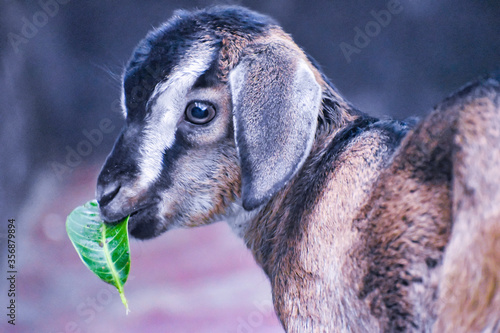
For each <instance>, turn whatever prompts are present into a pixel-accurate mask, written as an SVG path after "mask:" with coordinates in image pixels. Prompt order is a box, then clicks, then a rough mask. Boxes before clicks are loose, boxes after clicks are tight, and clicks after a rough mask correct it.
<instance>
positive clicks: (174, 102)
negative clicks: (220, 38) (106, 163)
mask: <svg viewBox="0 0 500 333" xmlns="http://www.w3.org/2000/svg"><path fill="white" fill-rule="evenodd" d="M214 51H215V50H214V48H213V47H212V46H210V45H207V44H198V45H196V46H194V47H192V48H191V49H190V50H189V51H188V52H186V54H187V56H186V57H184V58H183V59H182V60H181V61H180V63H179V64H178V65H177V66H176V67H174V68H173V69H172V74H171V75H170V78H169V79H168V80H167V81H165V82H162V83H159V84H158V85H157V86H156V87H155V90H154V91H153V93H152V95H151V97H150V99H149V101H152V103H153V104H152V105H151V106H150V105H149V103H148V105H147V107H150V110H148V111H149V112H150V113H149V114H148V115H147V117H146V126H145V129H144V136H143V138H142V143H141V146H140V148H139V153H140V155H141V157H140V161H139V170H140V175H139V182H140V184H141V185H143V186H145V187H146V186H148V185H149V184H151V183H152V182H153V181H155V180H156V179H157V178H158V176H159V175H160V173H161V170H162V168H163V153H164V152H165V150H166V149H168V148H171V147H172V145H173V144H174V141H175V132H176V129H177V128H176V127H177V122H178V121H179V119H180V117H181V116H182V114H183V113H184V108H185V107H186V104H187V102H188V101H187V100H186V95H187V93H188V92H189V90H190V89H191V87H192V86H193V84H194V83H195V82H196V80H197V79H198V77H199V76H200V75H201V74H203V73H204V72H205V71H206V70H207V69H208V67H209V66H210V64H211V63H212V61H213V59H214V56H215V52H214Z"/></svg>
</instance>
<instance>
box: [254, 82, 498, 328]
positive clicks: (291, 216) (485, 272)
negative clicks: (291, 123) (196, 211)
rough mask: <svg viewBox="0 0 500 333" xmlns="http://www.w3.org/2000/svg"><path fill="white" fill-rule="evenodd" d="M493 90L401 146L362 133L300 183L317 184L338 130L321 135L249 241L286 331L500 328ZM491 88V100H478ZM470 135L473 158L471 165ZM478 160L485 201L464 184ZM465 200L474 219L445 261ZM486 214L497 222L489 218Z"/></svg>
mask: <svg viewBox="0 0 500 333" xmlns="http://www.w3.org/2000/svg"><path fill="white" fill-rule="evenodd" d="M495 84H496V85H498V83H495ZM495 84H493V87H489V90H488V89H487V88H484V87H483V86H481V85H479V86H476V87H475V88H474V89H475V90H474V89H472V92H468V93H467V94H466V95H465V97H463V96H461V95H462V94H464V92H462V93H458V94H457V95H455V96H453V97H451V98H450V99H449V100H447V101H445V102H444V103H443V104H442V105H440V106H439V107H438V108H437V109H436V111H434V112H433V113H432V114H431V115H429V116H428V117H427V118H426V119H425V120H424V121H423V122H422V123H421V124H420V125H419V126H418V127H416V128H415V130H413V131H411V132H410V133H409V134H408V135H407V136H406V138H405V139H404V140H403V142H402V143H401V146H400V148H398V149H397V150H396V151H394V150H393V149H392V150H391V149H390V148H389V146H386V144H387V141H388V138H387V137H384V134H383V133H382V134H381V133H374V134H367V135H363V136H362V137H361V138H359V139H358V140H355V141H354V142H352V143H351V144H350V145H349V148H348V149H346V150H345V151H344V152H342V153H341V154H340V156H338V157H337V158H336V160H335V161H333V163H332V164H331V166H330V168H329V170H328V172H329V173H330V175H329V176H328V177H327V180H326V181H325V182H324V183H322V184H321V183H320V184H317V183H316V184H314V183H309V184H304V183H302V182H301V177H303V176H304V174H311V173H312V174H313V176H312V177H311V178H315V177H314V176H318V178H320V177H319V174H318V170H319V167H318V165H321V163H316V164H315V161H318V160H319V159H320V158H321V156H324V155H325V154H326V150H327V149H328V147H329V145H330V144H332V142H335V140H336V137H337V135H338V133H339V129H334V130H332V131H331V133H330V134H329V135H323V136H321V135H320V136H319V137H318V140H317V141H316V143H315V146H314V147H313V150H312V152H311V157H310V160H309V161H308V162H307V163H306V165H305V166H304V167H303V169H302V170H301V172H300V173H299V174H298V175H297V176H296V177H295V179H294V181H292V182H291V183H290V184H289V185H288V186H287V187H286V188H285V189H284V190H283V191H282V192H280V193H279V194H278V195H277V196H276V197H275V198H274V199H273V200H272V201H271V202H270V203H269V204H268V205H267V206H266V207H265V208H264V209H263V210H262V213H261V214H260V215H259V216H258V217H256V218H255V219H254V220H253V221H252V223H251V227H250V228H249V229H248V231H247V234H246V235H245V239H246V241H247V243H248V245H249V247H250V248H251V249H252V251H253V252H254V255H255V257H256V259H257V261H258V262H259V263H260V264H261V265H262V267H263V268H264V270H265V271H266V273H267V274H268V275H269V277H270V279H271V283H272V286H273V296H274V301H275V307H276V310H277V313H278V315H279V317H280V319H281V320H282V322H283V325H284V327H285V329H286V330H287V331H289V332H303V331H318V332H323V331H328V332H331V331H353V332H354V331H355V332H364V331H366V332H372V331H391V332H392V331H416V332H422V331H432V330H433V325H434V322H435V321H436V320H438V324H437V326H436V328H435V331H436V332H442V331H447V332H456V331H462V332H470V331H481V330H482V329H487V328H489V329H490V331H498V330H499V329H500V327H499V324H498V321H499V320H500V307H499V304H500V303H499V300H500V283H499V277H500V244H499V241H500V238H499V237H500V233H499V230H500V218H499V217H500V214H498V212H499V211H500V205H499V204H498V203H499V202H500V195H499V194H498V193H500V185H499V184H500V183H499V182H498V175H499V174H498V170H499V169H498V168H499V165H500V164H498V163H499V162H498V161H499V160H500V159H498V154H500V153H499V149H498V144H499V142H500V141H499V138H498V135H499V129H500V126H499V123H500V115H499V114H498V92H497V91H496V92H495V91H494V89H493V88H494V87H495ZM483 89H485V90H488V91H489V94H490V95H488V96H486V97H484V96H483V97H480V98H479V99H478V100H476V99H475V98H476V96H474V94H475V93H477V91H478V90H479V91H481V90H483ZM476 118H478V119H476ZM462 133H463V134H462ZM488 133H489V134H488ZM485 134H487V135H485ZM466 135H467V138H466V139H465V138H464V136H466ZM465 140H467V141H468V142H471V143H472V144H471V146H472V148H471V152H470V154H471V156H470V157H469V158H470V159H472V160H474V163H472V161H464V159H465V157H464V156H463V155H464V154H465V153H464V151H463V150H464V148H462V145H463V142H464V141H465ZM478 145H479V146H481V147H483V148H481V149H479V147H478ZM374 149H375V150H374ZM482 149H486V150H487V151H488V152H489V153H488V154H486V152H485V151H482ZM384 161H389V162H390V163H384ZM330 162H331V161H330ZM473 165H479V167H477V168H476V169H473V170H471V171H470V172H473V173H474V174H476V176H478V177H479V178H480V179H481V180H482V181H483V182H482V183H479V184H476V186H479V188H478V189H475V191H479V192H481V194H476V195H473V196H472V198H470V196H471V195H470V194H469V195H468V196H467V195H466V194H465V193H463V192H464V191H463V188H464V186H465V185H464V184H459V185H457V183H462V182H463V180H464V177H467V176H466V175H461V174H460V173H468V172H469V171H467V172H466V170H469V169H470V168H471V166H473ZM457 171H458V177H457ZM314 172H316V174H314ZM486 180H488V182H489V184H488V182H486ZM307 186H309V187H314V186H320V188H319V189H317V190H316V192H319V195H318V196H317V197H314V196H305V199H306V201H300V199H302V198H303V197H301V196H299V200H298V199H297V193H298V192H300V191H304V187H307ZM460 188H462V189H460ZM474 193H477V192H474ZM468 197H469V199H467V198H468ZM473 199H475V200H478V201H480V202H481V204H479V203H478V202H474V201H473ZM463 201H467V202H468V208H467V210H466V212H465V213H464V214H468V212H469V209H471V210H472V211H473V214H474V216H469V218H471V219H474V220H473V221H474V223H473V226H469V227H468V228H467V229H466V230H462V231H458V232H457V231H455V232H454V233H453V234H452V238H451V242H452V243H453V242H460V244H457V245H458V246H459V247H460V251H458V252H455V253H450V251H448V252H447V256H445V252H444V251H445V249H446V246H447V244H448V242H449V241H450V233H451V230H452V226H453V222H452V221H453V218H452V216H454V215H455V216H456V214H457V208H456V207H457V206H463V205H465V203H463ZM495 203H496V204H495ZM298 205H301V206H302V207H301V208H297V206H298ZM452 206H454V208H453V209H452ZM495 207H496V208H495ZM297 209H298V210H300V211H301V213H300V214H297ZM478 209H479V210H480V211H479V212H477V211H474V210H478ZM487 209H489V210H490V211H492V214H489V215H488V216H489V219H486V218H481V217H480V216H481V215H484V214H485V212H486V211H487ZM497 209H498V210H497ZM481 210H482V212H481ZM469 214H470V213H469ZM457 223H459V222H457ZM293 225H294V226H295V227H294V228H291V226H293ZM455 228H456V227H455ZM461 233H462V234H461ZM463 233H466V234H463ZM460 234H461V235H460ZM453 237H454V238H453ZM460 237H462V238H465V239H466V240H464V239H460ZM464 241H465V243H466V244H470V246H463V244H464ZM443 263H444V268H442V267H441V266H442V264H443ZM464 265H465V266H464ZM336 269H337V270H339V271H337V272H334V270H336ZM443 269H444V273H442V270H443ZM440 315H441V316H442V318H440V317H439V316H440ZM495 325H496V326H495Z"/></svg>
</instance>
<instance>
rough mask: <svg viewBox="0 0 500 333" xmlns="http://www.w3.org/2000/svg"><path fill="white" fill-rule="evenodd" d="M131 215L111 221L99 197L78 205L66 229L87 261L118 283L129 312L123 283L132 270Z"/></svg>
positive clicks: (102, 277)
mask: <svg viewBox="0 0 500 333" xmlns="http://www.w3.org/2000/svg"><path fill="white" fill-rule="evenodd" d="M128 218H129V217H128V216H127V217H126V218H124V219H123V220H122V221H120V222H117V223H113V224H109V223H104V222H103V221H102V220H101V217H100V214H99V206H98V204H97V201H95V200H93V201H89V202H87V203H86V204H85V205H83V206H79V207H77V208H75V210H73V211H72V212H71V214H69V216H68V218H67V220H66V231H67V233H68V236H69V239H70V240H71V242H72V243H73V246H74V247H75V249H76V252H77V253H78V255H79V256H80V259H82V261H83V263H84V264H85V265H86V266H87V267H88V268H89V269H90V270H91V271H92V272H94V273H95V274H96V275H97V276H98V277H100V278H101V280H103V281H104V282H106V283H109V284H111V285H113V286H115V287H116V288H117V289H118V292H119V293H120V297H121V299H122V302H123V304H124V305H125V308H126V310H127V314H128V312H129V309H128V303H127V299H126V298H125V294H124V293H123V285H124V284H125V282H127V277H128V273H129V271H130V247H129V242H128V232H127V225H128Z"/></svg>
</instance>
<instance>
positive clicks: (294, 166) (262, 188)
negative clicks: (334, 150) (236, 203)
mask: <svg viewBox="0 0 500 333" xmlns="http://www.w3.org/2000/svg"><path fill="white" fill-rule="evenodd" d="M229 83H230V86H231V93H232V102H233V120H234V130H235V140H236V146H237V148H238V154H239V158H240V163H241V171H242V199H243V207H244V208H245V209H246V210H251V209H254V208H256V207H258V206H259V205H261V204H263V203H264V202H265V201H267V200H269V199H270V198H271V196H273V195H274V194H275V193H276V192H277V191H279V190H280V189H282V188H283V187H284V185H285V184H286V183H287V182H288V181H289V180H290V178H292V177H293V176H294V174H295V173H296V172H297V170H298V169H299V168H300V167H301V166H302V164H303V162H304V161H305V159H306V157H307V156H308V154H309V152H310V150H311V146H312V142H313V140H314V136H315V132H316V125H317V117H318V110H319V107H320V103H321V86H320V85H319V83H318V82H317V81H316V78H315V76H314V73H313V71H312V70H311V68H310V67H309V64H308V62H307V61H306V60H305V56H304V55H303V53H302V52H301V51H299V50H295V49H292V48H290V47H288V46H284V45H282V44H278V43H273V44H265V45H260V46H258V47H256V48H255V49H253V50H252V52H251V53H247V55H246V56H244V57H243V58H242V60H241V62H240V63H239V64H238V65H237V66H236V67H235V68H234V69H233V70H232V71H231V73H230V76H229Z"/></svg>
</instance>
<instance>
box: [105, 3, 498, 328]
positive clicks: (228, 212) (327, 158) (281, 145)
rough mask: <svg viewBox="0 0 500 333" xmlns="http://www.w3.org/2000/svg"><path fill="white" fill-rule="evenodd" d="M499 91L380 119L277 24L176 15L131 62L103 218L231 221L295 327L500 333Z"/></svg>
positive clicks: (137, 226)
mask: <svg viewBox="0 0 500 333" xmlns="http://www.w3.org/2000/svg"><path fill="white" fill-rule="evenodd" d="M499 81H500V77H499V76H496V77H495V76H491V77H488V78H485V79H482V80H480V81H478V82H476V83H473V84H470V85H468V86H466V87H464V88H463V89H462V90H461V91H459V92H458V93H456V94H454V95H452V96H450V97H449V98H447V99H446V100H445V101H443V102H442V103H441V104H439V105H438V106H437V107H436V109H435V110H434V111H433V112H432V113H431V114H430V115H428V116H427V117H426V118H425V119H423V120H422V121H421V122H420V123H418V124H411V123H405V122H401V121H396V120H379V119H376V118H373V117H370V116H368V115H367V114H365V113H362V112H360V111H358V110H357V109H355V108H354V107H353V106H352V105H351V104H350V103H349V102H347V101H346V100H345V99H344V98H343V97H342V96H341V95H340V93H339V92H338V91H337V90H336V89H335V88H334V86H333V85H332V84H331V83H330V82H329V81H328V79H327V78H326V77H325V75H324V74H323V73H322V72H321V70H320V69H319V67H318V66H317V65H316V64H315V62H314V61H313V60H312V58H311V57H309V56H307V55H306V54H305V53H304V51H302V50H301V49H300V48H299V47H298V46H297V45H296V44H295V43H294V42H293V40H292V39H291V37H290V36H289V35H287V34H286V33H285V32H284V31H283V30H282V29H281V28H280V27H279V26H278V25H277V24H276V22H275V21H273V20H272V19H271V18H269V17H267V16H265V15H261V14H259V13H255V12H253V11H250V10H247V9H245V8H241V7H233V6H215V7H210V8H208V9H204V10H197V11H192V12H188V11H179V12H176V14H175V15H174V17H173V18H172V19H170V20H169V21H168V22H167V23H165V24H164V25H162V26H161V27H160V28H158V29H156V30H154V31H152V32H150V33H149V34H148V35H147V36H146V37H145V39H144V40H142V41H141V42H140V43H139V45H138V46H137V48H136V49H135V51H134V53H133V55H132V57H131V59H130V61H129V63H128V65H127V67H126V70H125V73H124V79H123V110H124V112H126V113H125V117H126V124H125V126H124V128H123V130H122V132H121V133H120V135H119V137H118V139H117V141H116V143H115V146H114V148H113V150H112V152H111V153H110V155H109V156H108V157H107V160H106V162H105V164H104V166H103V168H102V170H101V173H100V175H99V177H98V184H97V190H96V197H97V199H98V202H99V205H100V211H101V215H102V217H103V218H104V219H105V220H106V221H110V222H111V221H116V220H119V219H121V218H123V217H124V216H127V215H130V220H129V232H130V234H131V235H132V236H134V237H136V238H139V239H148V238H152V237H156V236H158V235H160V234H161V233H163V232H164V231H166V230H169V229H172V228H179V227H195V226H200V225H206V224H209V223H212V222H215V221H219V220H221V219H224V220H226V221H227V223H229V225H230V226H231V227H232V228H233V229H234V231H235V232H236V233H237V234H238V235H239V236H240V237H242V238H243V239H244V241H245V242H246V244H247V246H248V248H249V249H250V250H251V251H252V253H253V255H254V257H255V259H256V261H257V263H258V264H259V265H260V266H261V267H262V268H263V270H264V271H265V273H266V274H267V276H268V277H269V280H270V283H271V286H272V294H273V302H274V307H275V310H276V313H277V315H278V317H279V319H280V320H281V323H282V325H283V327H284V329H285V330H286V331H288V332H378V331H386V332H387V331H412V332H430V331H433V330H434V331H436V332H471V331H483V332H499V331H500V144H499V142H500V107H499V104H500V94H499V92H500V83H499Z"/></svg>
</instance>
